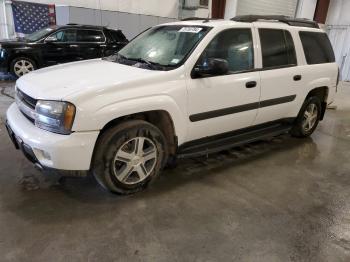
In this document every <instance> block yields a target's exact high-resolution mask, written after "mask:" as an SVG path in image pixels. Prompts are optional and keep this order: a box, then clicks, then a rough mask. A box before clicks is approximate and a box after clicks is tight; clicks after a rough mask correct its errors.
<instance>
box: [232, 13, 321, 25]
mask: <svg viewBox="0 0 350 262" xmlns="http://www.w3.org/2000/svg"><path fill="white" fill-rule="evenodd" d="M230 20H232V21H235V22H247V23H252V22H256V21H258V20H274V21H279V22H282V23H285V24H288V25H290V26H302V27H311V28H320V27H319V26H318V24H317V22H315V21H311V20H308V19H304V18H292V17H290V16H284V15H240V16H235V17H233V18H231V19H230Z"/></svg>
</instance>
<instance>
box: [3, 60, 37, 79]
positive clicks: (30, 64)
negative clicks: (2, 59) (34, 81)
mask: <svg viewBox="0 0 350 262" xmlns="http://www.w3.org/2000/svg"><path fill="white" fill-rule="evenodd" d="M36 69H37V66H36V63H35V62H34V61H33V60H32V59H30V58H27V57H17V58H15V59H13V60H12V61H11V64H10V71H11V73H12V74H13V75H14V76H16V77H17V78H19V77H21V76H23V75H25V74H28V73H30V72H32V71H34V70H36Z"/></svg>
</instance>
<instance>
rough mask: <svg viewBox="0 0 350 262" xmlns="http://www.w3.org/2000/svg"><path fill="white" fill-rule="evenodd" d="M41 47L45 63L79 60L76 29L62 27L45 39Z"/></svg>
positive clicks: (52, 63)
mask: <svg viewBox="0 0 350 262" xmlns="http://www.w3.org/2000/svg"><path fill="white" fill-rule="evenodd" d="M44 45H45V47H44V48H43V49H42V57H43V61H45V63H46V65H54V64H61V63H67V62H71V61H76V60H79V46H78V45H77V44H76V30H75V29H62V30H59V31H57V32H55V33H53V34H51V35H50V36H48V37H47V38H46V40H45V44H44Z"/></svg>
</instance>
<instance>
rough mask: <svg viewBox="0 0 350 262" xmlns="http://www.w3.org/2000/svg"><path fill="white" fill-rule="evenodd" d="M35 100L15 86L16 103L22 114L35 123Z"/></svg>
mask: <svg viewBox="0 0 350 262" xmlns="http://www.w3.org/2000/svg"><path fill="white" fill-rule="evenodd" d="M37 101H38V100H36V99H34V98H32V97H30V96H28V95H27V94H25V93H23V92H22V91H21V90H19V89H18V88H17V90H16V104H17V106H18V108H19V110H20V111H21V112H22V114H23V115H24V116H25V117H26V118H27V119H28V120H29V121H30V122H32V123H35V115H36V112H35V106H36V103H37Z"/></svg>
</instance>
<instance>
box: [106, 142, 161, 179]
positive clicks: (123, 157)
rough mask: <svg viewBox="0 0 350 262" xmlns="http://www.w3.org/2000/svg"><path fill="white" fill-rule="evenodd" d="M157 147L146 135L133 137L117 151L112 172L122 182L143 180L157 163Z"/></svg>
mask: <svg viewBox="0 0 350 262" xmlns="http://www.w3.org/2000/svg"><path fill="white" fill-rule="evenodd" d="M157 155H158V151H157V147H156V145H155V144H154V142H153V141H152V140H150V139H149V138H146V137H135V138H133V139H130V140H128V141H127V142H125V143H124V144H123V145H122V146H121V147H120V148H119V149H118V151H117V153H116V155H115V158H114V162H113V172H114V175H115V177H116V178H117V179H118V180H119V181H120V182H121V183H124V184H128V185H133V184H137V183H140V182H141V181H143V180H145V179H146V178H147V177H148V176H149V175H150V174H151V173H152V172H153V170H154V168H155V166H156V163H157Z"/></svg>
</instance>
